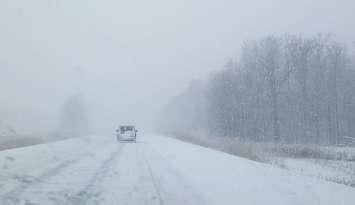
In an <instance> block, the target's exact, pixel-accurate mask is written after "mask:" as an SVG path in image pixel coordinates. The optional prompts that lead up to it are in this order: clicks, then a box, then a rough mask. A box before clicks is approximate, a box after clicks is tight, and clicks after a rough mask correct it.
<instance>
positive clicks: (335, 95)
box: [162, 35, 355, 144]
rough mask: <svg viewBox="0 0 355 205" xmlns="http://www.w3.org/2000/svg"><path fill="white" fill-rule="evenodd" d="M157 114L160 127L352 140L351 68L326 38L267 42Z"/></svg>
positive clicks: (250, 47)
mask: <svg viewBox="0 0 355 205" xmlns="http://www.w3.org/2000/svg"><path fill="white" fill-rule="evenodd" d="M240 53H241V54H240V56H239V57H238V58H237V60H231V61H229V62H228V63H227V64H226V65H225V68H224V69H223V70H221V71H219V72H217V73H213V74H212V76H211V78H210V79H209V80H207V81H206V82H198V81H195V82H192V83H191V85H190V87H189V89H187V90H186V91H185V92H184V93H183V94H181V95H179V96H177V97H175V98H174V99H173V100H172V101H171V102H170V103H169V105H167V107H166V109H165V110H164V112H163V117H162V119H163V122H162V123H164V125H165V128H167V129H170V130H172V129H174V130H203V131H207V132H209V133H210V134H213V135H218V136H230V137H240V138H242V139H251V140H266V141H269V140H279V141H288V142H300V143H301V142H312V143H325V144H337V143H344V142H346V141H347V140H348V139H349V138H355V68H354V64H353V63H352V62H354V61H352V60H354V59H352V55H351V54H350V53H349V52H348V50H347V48H346V46H345V45H343V44H341V43H339V42H336V41H334V40H333V39H332V38H331V37H329V36H322V35H317V36H312V37H302V36H291V35H284V36H267V37H265V38H262V39H259V40H256V41H249V42H246V43H244V44H243V46H242V47H241V52H240Z"/></svg>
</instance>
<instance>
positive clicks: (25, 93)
mask: <svg viewBox="0 0 355 205" xmlns="http://www.w3.org/2000/svg"><path fill="white" fill-rule="evenodd" d="M354 10H355V4H354V3H353V1H352V0H342V1H336V2H335V1H331V0H328V1H321V0H318V1H313V2H310V1H306V0H302V1H297V2H295V1H282V0H273V1H268V2H261V1H255V0H253V1H249V2H248V3H244V2H242V1H202V0H198V1H158V0H156V1H149V2H145V1H130V2H124V3H123V2H122V1H100V2H99V1H93V0H90V1H75V2H73V1H68V0H66V1H54V0H53V1H45V0H38V1H30V2H29V1H24V0H22V1H20V0H12V1H1V2H0V26H1V33H0V45H1V47H0V81H1V83H2V84H1V88H0V93H1V95H0V115H1V121H2V122H3V123H5V124H7V125H9V126H12V127H14V128H15V129H16V130H17V131H18V132H19V133H36V132H47V131H53V130H56V129H58V126H59V116H60V112H61V109H62V107H63V105H64V104H65V102H66V100H68V99H69V98H70V97H71V96H73V95H77V94H83V95H84V96H85V99H86V100H87V104H88V107H89V108H90V112H91V114H92V116H91V118H92V122H91V125H90V126H91V129H92V130H100V131H102V130H104V131H110V129H112V128H113V127H114V126H116V125H117V124H120V123H137V124H140V125H141V126H142V127H146V128H152V127H154V124H155V122H154V121H155V117H154V115H155V114H156V113H158V112H159V111H160V110H161V109H162V107H163V106H164V105H165V104H166V103H167V102H168V101H169V99H170V98H171V97H172V96H175V95H178V94H179V93H181V92H183V91H184V90H185V89H186V88H187V87H188V85H189V82H190V81H191V80H193V79H206V78H208V76H209V75H210V73H211V72H214V71H216V70H220V69H222V68H223V66H224V65H225V63H226V62H227V61H228V60H229V59H231V58H233V59H237V58H238V55H239V52H240V47H241V45H242V44H243V42H245V41H248V40H254V39H258V38H260V37H263V36H267V35H283V34H295V35H305V36H309V35H316V34H318V33H322V34H331V35H332V36H333V37H334V39H335V40H337V41H339V42H342V43H344V44H347V45H348V48H349V49H352V50H351V51H352V53H354V52H353V48H354V45H353V42H354V40H355V38H354V36H355V27H354V26H353V24H354V21H353V19H355V14H354V12H353V11H354ZM237 60H238V59H237Z"/></svg>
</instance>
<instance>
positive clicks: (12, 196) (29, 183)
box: [0, 153, 90, 204]
mask: <svg viewBox="0 0 355 205" xmlns="http://www.w3.org/2000/svg"><path fill="white" fill-rule="evenodd" d="M88 156H90V155H89V154H88V153H83V154H81V155H79V156H78V157H76V158H75V159H70V160H65V161H63V162H60V163H59V164H57V165H55V166H54V167H52V168H49V169H47V170H46V171H44V172H43V173H42V174H40V175H39V176H34V177H31V180H28V179H25V180H23V179H22V178H21V177H18V178H19V179H21V180H23V181H22V183H21V184H20V185H18V186H16V187H14V188H13V189H11V190H10V191H8V192H6V193H5V194H4V195H3V196H2V197H1V200H0V201H1V204H11V203H15V204H16V203H20V202H21V201H20V200H19V199H18V196H20V195H21V194H22V193H24V192H25V191H26V190H28V189H29V188H31V187H33V186H35V185H37V184H40V183H43V181H45V180H47V179H49V178H51V177H52V176H55V175H57V174H59V173H60V172H61V171H63V170H64V169H66V168H67V167H69V166H71V165H74V164H76V163H78V162H79V161H80V160H82V159H83V158H85V157H88Z"/></svg>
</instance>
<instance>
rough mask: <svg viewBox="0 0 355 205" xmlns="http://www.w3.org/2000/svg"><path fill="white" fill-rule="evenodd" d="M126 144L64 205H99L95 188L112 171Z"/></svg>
mask: <svg viewBox="0 0 355 205" xmlns="http://www.w3.org/2000/svg"><path fill="white" fill-rule="evenodd" d="M123 147H124V144H121V146H120V147H119V148H118V149H117V150H116V151H115V152H113V153H112V154H111V155H110V156H109V157H108V158H107V159H106V160H105V161H104V162H103V163H102V164H101V166H100V168H99V169H97V171H96V172H95V173H94V175H92V177H91V178H90V179H89V181H88V183H87V184H86V185H85V186H84V187H83V188H82V189H80V191H78V192H77V193H76V194H73V195H69V196H67V198H66V199H65V203H63V204H73V205H87V204H99V201H97V197H99V196H100V193H99V192H96V191H97V190H96V189H95V187H97V185H98V184H99V183H100V182H101V179H103V178H104V177H105V176H106V175H107V174H108V172H109V171H111V170H112V169H111V168H112V166H113V165H114V164H115V163H114V161H116V160H118V158H119V156H121V155H120V153H121V152H122V150H123Z"/></svg>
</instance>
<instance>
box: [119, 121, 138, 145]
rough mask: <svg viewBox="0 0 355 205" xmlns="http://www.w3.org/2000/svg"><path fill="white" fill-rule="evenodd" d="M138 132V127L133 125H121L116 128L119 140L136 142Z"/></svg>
mask: <svg viewBox="0 0 355 205" xmlns="http://www.w3.org/2000/svg"><path fill="white" fill-rule="evenodd" d="M137 132H138V130H136V128H135V127H134V126H132V125H124V126H119V127H118V129H117V130H116V133H117V135H116V136H117V140H118V141H134V142H136V138H137Z"/></svg>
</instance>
